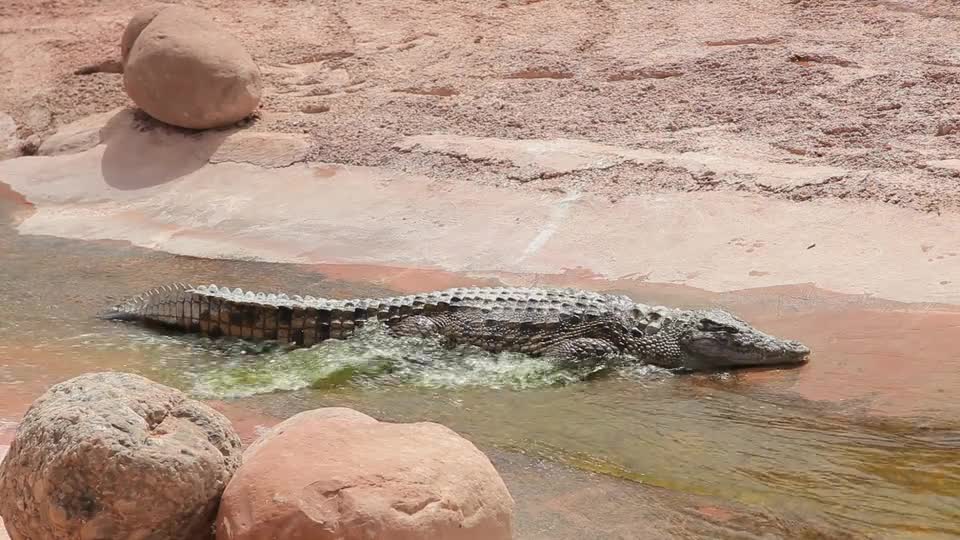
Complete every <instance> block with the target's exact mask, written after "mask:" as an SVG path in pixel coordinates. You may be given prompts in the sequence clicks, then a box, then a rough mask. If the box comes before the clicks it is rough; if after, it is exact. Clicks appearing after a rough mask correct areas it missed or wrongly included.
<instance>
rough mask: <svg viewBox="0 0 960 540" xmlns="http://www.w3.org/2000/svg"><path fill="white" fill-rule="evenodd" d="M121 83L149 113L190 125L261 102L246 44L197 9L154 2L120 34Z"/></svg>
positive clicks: (216, 121) (207, 124)
mask: <svg viewBox="0 0 960 540" xmlns="http://www.w3.org/2000/svg"><path fill="white" fill-rule="evenodd" d="M120 47H121V53H122V56H123V63H124V65H123V85H124V89H125V90H126V92H127V95H129V96H130V99H132V100H133V101H134V103H136V104H137V106H139V107H140V108H141V109H143V110H144V111H146V113H147V114H149V115H150V116H152V117H154V118H156V119H157V120H160V121H162V122H166V123H168V124H171V125H174V126H180V127H185V128H192V129H207V128H215V127H222V126H226V125H229V124H233V123H236V122H238V121H240V120H242V119H244V118H245V117H247V116H249V115H250V113H252V112H253V111H254V110H256V108H257V106H258V105H259V104H260V97H261V93H262V86H263V83H262V80H261V75H260V69H259V68H258V67H257V64H256V63H255V62H254V61H253V58H252V57H251V56H250V54H249V53H248V52H247V51H246V49H244V47H243V44H241V43H240V41H239V40H238V39H237V38H236V37H234V36H233V35H231V34H229V33H227V32H225V31H224V30H223V29H222V28H221V27H220V26H219V25H218V24H216V23H215V22H214V21H213V20H211V19H210V18H209V17H207V15H206V14H205V13H204V12H203V11H201V10H198V9H195V8H190V7H186V6H177V5H173V6H166V7H163V6H152V7H148V8H146V9H144V10H142V11H140V12H138V13H137V14H135V15H134V16H133V18H132V19H131V20H130V22H129V23H128V24H127V29H126V30H125V31H124V34H123V38H122V40H121V44H120Z"/></svg>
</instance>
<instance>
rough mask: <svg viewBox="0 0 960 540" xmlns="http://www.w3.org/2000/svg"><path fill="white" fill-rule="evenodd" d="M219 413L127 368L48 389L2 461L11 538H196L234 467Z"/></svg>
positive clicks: (0, 503)
mask: <svg viewBox="0 0 960 540" xmlns="http://www.w3.org/2000/svg"><path fill="white" fill-rule="evenodd" d="M240 460H241V443H240V438H239V437H238V436H237V434H236V433H235V432H234V431H233V428H231V426H230V423H229V421H228V420H227V419H226V418H225V417H224V416H223V415H221V414H220V413H218V412H217V411H215V410H213V409H211V408H210V407H207V406H206V405H204V404H202V403H200V402H198V401H194V400H192V399H189V398H187V397H186V396H185V395H184V394H183V393H181V392H180V391H178V390H175V389H173V388H169V387H167V386H163V385H160V384H157V383H154V382H152V381H150V380H148V379H145V378H143V377H140V376H138V375H131V374H127V373H94V374H89V375H82V376H80V377H76V378H74V379H70V380H68V381H66V382H62V383H60V384H57V385H55V386H53V387H51V388H50V389H49V390H48V391H47V392H46V393H44V394H43V395H42V396H40V397H39V398H37V400H36V401H34V402H33V404H32V405H31V406H30V409H29V410H28V411H27V414H26V415H25V416H24V417H23V421H22V422H21V424H20V426H19V428H18V429H17V434H16V437H15V438H14V440H13V443H12V444H11V446H10V450H9V454H8V455H7V457H6V459H5V460H4V461H3V464H2V465H0V516H2V517H3V520H4V524H5V525H6V527H7V530H8V532H9V533H10V537H11V538H13V540H26V539H40V538H43V539H44V540H60V539H68V538H69V539H77V538H84V539H90V540H94V539H97V540H101V539H102V540H106V539H116V540H124V539H146V538H150V539H156V540H161V539H194V538H196V539H203V538H211V537H212V536H213V521H214V518H215V517H216V512H217V505H218V504H219V499H220V495H221V493H222V492H223V489H224V487H225V486H226V485H227V482H229V480H230V477H231V476H232V475H233V473H234V471H236V469H237V467H239V465H240Z"/></svg>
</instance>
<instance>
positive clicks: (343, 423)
mask: <svg viewBox="0 0 960 540" xmlns="http://www.w3.org/2000/svg"><path fill="white" fill-rule="evenodd" d="M513 506H514V502H513V499H512V497H511V496H510V493H509V492H508V491H507V488H506V486H505V485H504V483H503V480H501V479H500V476H499V475H498V474H497V471H496V470H495V469H494V468H493V465H492V464H491V463H490V461H489V459H488V458H487V457H486V456H485V455H484V454H483V453H482V452H480V451H479V450H477V448H476V447H474V446H473V444H471V443H470V442H469V441H467V440H466V439H464V438H462V437H460V436H459V435H457V434H456V433H454V432H453V431H452V430H450V429H448V428H446V427H444V426H441V425H439V424H434V423H416V424H392V423H384V422H378V421H377V420H375V419H373V418H371V417H369V416H367V415H364V414H362V413H359V412H356V411H353V410H351V409H341V408H329V409H317V410H313V411H307V412H303V413H300V414H298V415H296V416H293V417H292V418H290V419H288V420H286V421H284V422H282V423H280V424H279V425H277V426H275V427H274V428H273V430H271V431H270V432H269V433H267V434H266V435H264V436H263V437H262V438H261V439H260V440H258V441H257V442H256V443H254V444H253V445H251V446H250V447H249V448H248V449H247V451H246V452H245V454H244V464H243V465H242V466H241V468H240V469H239V470H238V471H237V474H236V475H235V476H234V478H233V479H232V480H231V482H230V484H229V485H228V486H227V489H226V491H225V492H224V494H223V499H222V502H221V505H220V513H219V516H218V518H217V538H218V540H253V539H267V538H275V537H278V536H282V537H284V538H291V539H294V538H302V539H307V538H309V539H312V540H323V539H330V540H333V539H341V538H350V539H360V538H365V539H370V540H373V539H383V540H387V539H391V540H415V539H416V540H420V539H422V540H427V539H438V540H439V539H451V540H453V539H464V540H466V539H471V540H497V539H509V538H512V530H513Z"/></svg>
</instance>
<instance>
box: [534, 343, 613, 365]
mask: <svg viewBox="0 0 960 540" xmlns="http://www.w3.org/2000/svg"><path fill="white" fill-rule="evenodd" d="M619 354H620V350H619V349H617V347H616V346H614V345H613V343H610V342H609V341H607V340H605V339H600V338H573V339H565V340H563V341H561V342H559V343H556V344H554V345H551V346H550V347H548V348H546V349H544V351H543V355H544V356H547V357H550V358H553V359H556V360H557V362H558V363H559V364H560V365H563V366H565V367H575V368H579V367H595V366H597V365H599V364H602V363H604V362H605V361H606V360H609V359H610V358H611V357H613V356H616V355H619Z"/></svg>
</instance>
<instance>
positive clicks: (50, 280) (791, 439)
mask: <svg viewBox="0 0 960 540" xmlns="http://www.w3.org/2000/svg"><path fill="white" fill-rule="evenodd" d="M180 280H184V281H195V282H200V283H205V282H216V283H223V284H228V285H231V286H240V287H243V288H245V289H246V288H253V289H258V290H285V291H298V292H304V291H306V292H309V293H311V294H314V295H326V296H336V297H348V296H350V297H356V296H360V295H383V294H392V293H394V292H395V291H390V290H389V289H388V288H385V287H381V286H376V285H357V284H355V283H348V282H343V281H337V280H331V279H328V278H326V277H325V276H324V275H323V274H320V273H318V272H316V269H311V268H305V267H296V266H283V265H272V264H261V263H256V262H229V261H214V260H203V259H195V258H186V257H173V256H169V255H165V254H160V253H151V252H148V251H145V250H140V249H134V248H130V247H128V246H125V245H122V244H119V243H81V242H74V241H65V240H59V239H55V238H37V237H32V238H28V237H20V236H17V235H15V234H14V233H13V232H12V230H11V229H9V228H5V229H2V230H0V283H3V284H4V286H3V287H2V288H0V423H2V422H9V421H13V420H15V419H16V418H17V417H18V416H19V415H20V414H22V413H23V411H24V410H25V408H26V406H27V405H28V404H29V402H30V401H32V399H34V398H35V397H36V396H37V395H38V394H39V393H40V392H42V391H43V389H45V388H46V387H47V386H49V385H50V384H53V383H55V382H57V381H60V380H64V379H66V378H69V377H70V376H73V375H76V374H79V373H83V372H87V371H92V370H104V369H122V370H126V371H132V372H136V373H141V374H143V375H146V376H148V377H151V378H153V379H155V380H158V381H161V382H165V383H167V384H171V385H174V386H177V387H179V388H182V389H184V390H187V391H189V392H191V393H193V394H195V395H196V396H198V397H202V398H216V399H227V400H232V401H234V402H236V403H239V404H241V405H242V406H244V407H249V408H250V409H254V410H258V411H262V412H264V413H268V414H271V415H275V416H280V417H287V416H290V415H292V414H294V413H296V412H298V411H301V410H306V409H310V408H315V407H320V406H329V405H344V406H350V407H354V408H356V409H359V410H361V411H364V412H367V413H370V414H373V415H375V416H377V417H379V418H382V419H387V420H401V421H420V420H431V421H437V422H441V423H444V424H446V425H448V426H450V427H452V428H453V429H455V430H458V431H460V432H461V433H463V434H464V435H466V436H468V437H470V438H471V439H472V440H474V441H475V442H477V443H478V444H480V445H483V446H487V447H497V448H502V449H508V450H515V451H520V452H522V453H525V454H527V455H533V456H540V457H544V458H547V459H550V460H555V461H559V462H562V463H566V464H569V465H573V466H575V467H579V468H583V469H587V470H591V471H595V472H599V473H604V474H608V475H614V476H618V477H621V478H625V479H629V480H630V481H634V482H642V483H644V484H647V485H654V486H663V487H667V488H670V489H673V490H678V491H682V492H687V493H695V494H704V495H710V496H716V497H718V498H720V499H725V500H730V501H736V502H741V503H747V504H751V505H758V506H763V507H766V508H769V509H771V510H772V511H774V512H777V513H783V514H784V515H791V516H800V517H801V518H803V519H805V520H808V521H809V522H810V523H813V524H814V525H815V526H817V527H821V528H823V530H825V531H827V530H829V531H845V532H849V533H852V534H854V535H859V536H865V537H871V538H877V537H884V538H903V537H910V538H946V537H954V536H958V535H960V464H958V462H957V459H956V457H957V455H958V454H957V451H958V448H960V421H958V420H957V418H958V417H957V415H956V412H957V409H956V406H957V405H956V403H955V401H956V400H952V399H951V398H950V396H951V395H953V394H955V392H956V390H957V389H960V379H958V377H957V374H956V373H957V372H958V371H960V370H958V369H957V368H958V367H960V365H958V363H957V362H956V361H954V362H953V363H952V364H951V363H949V362H950V359H952V358H956V356H957V355H960V349H958V350H957V351H955V352H956V353H957V354H956V355H955V354H953V353H951V352H950V351H949V350H946V351H944V349H943V347H942V346H941V347H937V348H931V349H930V350H924V349H922V348H918V347H905V346H904V342H903V339H908V338H909V339H913V338H910V336H911V335H912V334H910V332H914V333H917V335H918V336H919V337H917V338H916V339H917V340H918V342H923V343H927V342H936V339H940V340H941V343H944V342H946V341H945V340H944V339H943V336H944V335H946V333H953V332H955V329H956V327H957V326H958V325H960V317H958V316H957V314H955V313H954V314H951V313H946V314H944V313H934V314H923V313H920V314H918V312H917V311H903V312H897V311H889V310H888V311H884V312H880V311H878V312H877V313H876V316H875V317H874V316H871V317H861V318H860V319H858V320H857V322H856V324H852V325H851V324H846V325H845V324H844V323H843V321H844V320H846V319H845V317H846V318H849V316H848V315H849V314H848V313H845V312H844V311H842V310H838V309H836V308H835V307H833V308H830V309H829V310H828V311H827V312H826V313H820V312H817V311H815V310H814V311H811V310H809V309H807V310H806V311H803V310H800V311H797V310H793V311H791V310H789V309H787V310H785V311H784V310H783V305H784V303H785V302H787V303H789V300H790V299H789V298H785V297H784V296H783V295H781V296H777V294H778V293H775V292H773V293H770V294H768V295H767V296H765V297H764V300H763V301H758V302H754V303H752V304H750V305H749V306H747V305H740V306H737V307H739V308H741V309H742V310H744V311H746V312H749V313H750V314H751V317H752V318H753V319H755V320H763V321H765V322H766V323H769V325H770V326H769V329H770V330H771V331H773V332H774V333H776V332H779V331H781V330H793V331H794V332H793V333H792V334H791V335H790V336H789V337H791V338H800V339H804V340H808V341H809V340H812V341H813V342H814V343H815V344H816V345H817V348H816V349H815V351H816V356H815V357H814V360H813V362H816V363H817V364H816V365H812V366H809V367H804V368H801V369H800V370H787V371H773V372H763V373H755V374H749V373H748V374H743V373H733V374H712V375H694V376H690V375H674V374H672V373H670V372H667V371H664V370H659V369H655V368H644V367H638V368H633V369H619V370H612V371H610V372H605V373H599V374H598V373H593V374H585V373H573V372H568V371H562V370H557V369H555V368H553V367H552V366H551V365H550V364H549V363H547V362H544V361H539V360H530V359H525V358H523V357H520V356H518V355H511V354H501V355H492V354H488V353H485V352H482V351H478V350H476V349H472V348H459V349H455V350H445V349H443V348H441V347H439V346H437V345H436V344H435V343H432V342H430V341H427V340H417V339H404V340H395V339H391V338H389V337H386V336H384V335H383V334H382V332H379V331H377V330H376V329H374V328H370V329H368V330H366V331H364V332H363V334H362V335H359V336H357V338H355V339H352V340H348V341H342V342H329V343H326V344H323V345H320V346H318V347H315V348H313V349H310V350H299V351H293V352H286V351H281V350H263V349H262V348H258V347H255V346H251V345H244V344H241V343H237V342H211V341H209V340H205V339H198V338H194V337H190V336H183V335H175V336H171V335H161V334H158V333H156V332H154V331H150V330H145V329H141V328H139V327H137V326H134V325H129V324H118V323H110V322H103V321H98V320H95V319H93V318H92V314H93V313H95V312H96V311H97V310H98V309H100V308H102V307H104V306H105V305H107V304H110V303H112V302H114V301H117V300H119V299H120V298H122V297H123V296H125V295H129V294H134V293H136V292H138V291H139V290H142V289H146V288H149V287H151V286H154V285H157V284H162V283H164V282H168V281H180ZM446 285H447V284H444V285H443V286H446ZM659 294H660V297H659V298H655V299H653V300H650V301H656V302H657V303H664V302H667V301H669V300H670V299H671V298H670V297H671V295H672V294H674V293H672V292H670V291H663V292H662V293H659ZM638 299H639V298H638ZM644 300H648V298H646V297H645V298H644ZM794 300H795V299H794ZM682 301H683V302H693V303H695V302H697V301H702V302H709V303H716V301H715V299H714V298H707V296H706V295H704V296H703V298H697V297H696V295H694V296H693V297H685V298H684V299H683V300H682ZM774 304H775V305H776V306H778V307H777V309H771V308H770V306H771V305H774ZM891 317H892V319H891ZM824 321H832V322H828V323H825V322H824ZM931 321H932V322H931ZM850 328H857V329H858V332H859V333H858V334H857V335H852V332H851V331H850ZM889 328H894V329H898V331H890V330H889ZM924 332H926V333H927V334H930V335H932V337H930V336H927V335H926V334H924ZM937 332H939V333H937ZM933 334H936V335H933ZM904 336H907V338H905V337H904ZM915 337H916V336H915ZM928 338H929V339H928ZM851 343H855V344H857V345H856V346H853V347H851V346H850V344H851ZM911 343H912V342H911ZM871 351H874V352H871ZM864 354H874V355H875V356H876V358H877V363H876V366H877V369H888V368H889V366H892V365H898V366H900V367H901V368H902V369H903V372H902V374H898V375H897V376H896V378H895V381H898V383H899V385H900V387H897V386H896V385H890V384H888V383H884V384H879V383H876V382H871V381H876V379H875V378H871V377H870V374H869V370H868V371H867V372H862V371H861V372H858V370H860V369H861V367H862V366H864V365H866V366H868V367H869V366H870V365H871V364H870V362H866V363H864V362H863V358H862V356H863V355H864ZM831 355H832V356H831ZM884 355H887V356H890V355H892V358H891V357H885V356H884ZM911 355H913V356H911ZM936 355H941V356H942V357H943V358H944V359H945V360H944V361H940V360H939V358H941V357H939V356H936ZM931 359H933V360H936V365H937V366H939V369H940V370H941V371H940V372H938V373H934V376H933V377H932V378H915V379H911V374H912V371H911V370H910V369H909V368H910V366H914V369H925V368H924V366H928V365H933V364H934V362H933V360H931ZM817 366H828V367H825V368H823V367H817ZM856 366H861V367H856ZM805 370H806V371H805ZM818 370H819V371H818ZM858 373H859V374H858ZM885 385H886V386H885ZM837 388H843V389H846V390H848V391H849V390H850V389H851V388H853V389H857V390H858V393H856V394H848V395H842V394H843V392H840V394H841V395H839V397H837V396H833V394H837V392H838V390H837ZM936 392H940V395H939V397H937V396H934V399H929V395H930V394H931V393H934V394H935V393H936ZM914 395H916V396H920V397H919V398H916V399H915V398H914V397H913V396H914ZM811 396H817V397H816V399H809V398H810V397H811ZM898 396H907V398H906V399H900V398H899V397H898ZM923 396H927V398H928V399H926V400H925V401H924V400H923V399H920V398H922V397H923ZM833 397H837V399H833ZM905 403H908V404H909V405H904V404H905ZM891 412H893V413H899V414H891Z"/></svg>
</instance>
